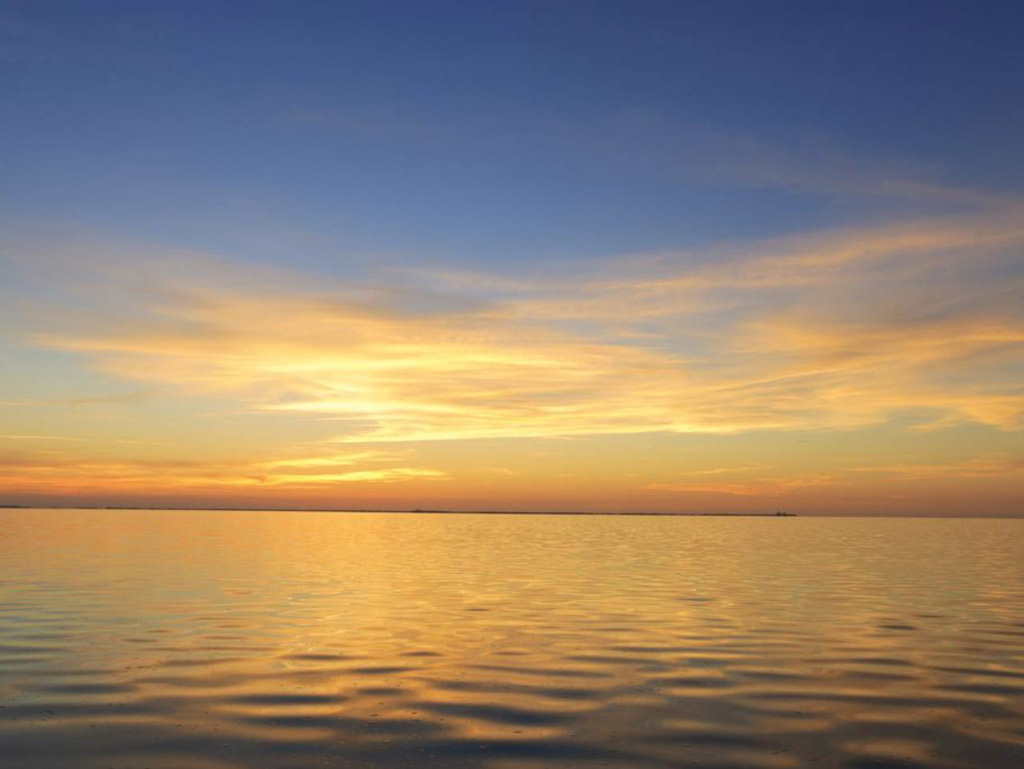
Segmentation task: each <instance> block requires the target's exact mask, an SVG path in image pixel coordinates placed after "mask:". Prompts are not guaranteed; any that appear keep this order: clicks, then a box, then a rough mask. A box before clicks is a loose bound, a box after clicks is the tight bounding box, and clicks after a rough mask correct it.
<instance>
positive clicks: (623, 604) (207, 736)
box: [0, 510, 1024, 769]
mask: <svg viewBox="0 0 1024 769" xmlns="http://www.w3.org/2000/svg"><path fill="white" fill-rule="evenodd" d="M1022 535H1024V521H997V520H922V519H916V520H914V519H890V520H872V519H809V518H796V519H794V518H783V519H775V518H767V519H762V518H737V519H733V518H647V517H643V518H632V517H631V518H620V517H579V516H487V515H428V514H417V515H401V514H355V513H347V514H326V513H237V512H205V513H204V512H177V511H175V512H171V511H165V512H160V511H147V512H127V511H74V510H68V511H34V510H32V511H30V510H9V511H3V512H0V578H2V580H3V582H2V586H0V705H2V708H0V765H2V766H4V767H9V768H10V769H20V768H23V767H33V768H35V767H46V768H47V769H50V768H51V767H52V768H53V769H59V768H60V767H89V768H91V767H126V768H131V769H139V768H140V767H151V768H152V769H167V768H169V767H174V768H176V769H193V768H195V769H206V768H207V767H209V768H211V769H212V768H213V767H218V768H219V767H224V768H227V767H259V768H260V769H262V768H263V767H279V768H281V769H285V768H287V769H292V768H301V767H324V766H332V767H386V768H390V767H493V768H494V769H526V768H527V767H529V768H530V769H539V768H540V767H552V768H555V767H631V768H632V767H637V768H639V769H644V768H645V767H680V766H697V767H722V768H723V769H724V768H725V767H731V768H742V767H766V768H767V767H770V768H777V769H785V768H787V767H798V766H813V767H820V768H822V769H827V768H828V767H852V768H854V769H859V768H865V769H866V768H867V767H876V768H877V769H884V768H887V767H950V768H952V767H1020V766H1024V659H1022V657H1024V654H1022V648H1024V573H1022V572H1024V536H1022Z"/></svg>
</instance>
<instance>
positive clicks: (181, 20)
mask: <svg viewBox="0 0 1024 769" xmlns="http://www.w3.org/2000/svg"><path fill="white" fill-rule="evenodd" d="M1022 25H1024V9H1022V7H1021V5H1020V4H1018V3H1009V2H973V3H968V2H938V1H934V2H912V1H909V0H908V1H902V2H895V1H891V0H890V1H886V2H782V1H781V0H780V1H779V2H768V1H766V0H762V1H760V2H728V1H722V2H711V1H710V0H708V1H706V2H682V1H681V0H677V1H676V2H654V1H635V2H596V1H594V2H592V1H588V2H511V1H509V2H344V3H335V2H330V3H328V2H324V3H320V2H290V3H285V2H273V3H271V2H174V3H170V2H168V3H155V2H154V3H147V2H45V1H43V2H3V3H0V92H2V94H3V101H2V107H0V110H2V115H3V122H2V130H3V143H2V145H0V228H2V230H3V233H2V235H0V269H2V270H3V274H4V276H5V279H4V281H3V282H2V285H0V324H2V328H0V359H2V360H0V363H2V365H3V366H4V367H5V370H6V371H7V372H8V376H7V377H6V378H5V380H4V381H3V382H2V383H0V470H2V469H3V468H5V467H6V468H7V469H8V473H7V474H8V476H10V478H12V479H13V480H10V481H9V482H6V483H4V482H3V478H4V474H3V473H0V491H4V490H7V492H8V493H10V494H16V495H17V494H20V495H22V496H18V497H17V499H19V500H22V499H28V500H30V501H38V500H42V499H44V498H46V495H47V494H49V493H51V492H48V491H46V489H48V488H49V489H51V490H52V488H55V487H54V486H53V484H54V483H55V481H54V479H55V478H58V479H67V478H71V479H72V481H73V483H72V485H70V486H61V487H60V488H61V489H63V490H62V491H60V492H59V493H60V494H62V495H64V496H62V497H61V498H62V499H65V498H66V499H76V500H79V501H81V500H86V499H88V500H100V499H103V500H108V499H111V498H117V499H128V498H130V499H133V500H135V501H152V499H153V498H154V497H151V496H146V494H150V493H152V494H159V495H162V496H159V499H161V500H165V501H166V500H171V501H174V500H178V501H179V502H180V501H181V500H184V499H186V497H187V499H188V500H190V503H194V504H202V503H211V501H217V502H218V503H229V502H231V503H234V502H239V503H240V502H244V501H246V500H248V501H249V502H251V501H252V500H253V499H256V498H259V499H264V498H269V497H273V498H274V499H276V500H277V502H278V503H280V504H284V503H287V502H289V501H290V500H294V499H299V498H301V499H303V500H305V502H306V503H309V504H327V503H328V502H329V503H332V504H333V503H336V502H337V503H339V504H340V502H338V500H339V499H341V500H353V504H360V505H373V504H381V505H383V504H390V505H401V504H405V503H409V504H410V505H411V506H416V507H429V506H445V505H448V506H463V507H466V506H473V505H479V506H487V507H489V508H499V507H501V506H502V505H501V504H496V503H495V499H496V498H500V499H502V500H506V502H507V505H510V506H531V507H541V508H545V507H562V508H568V509H576V508H581V507H588V506H595V505H604V506H605V507H608V508H615V509H622V508H624V507H633V508H637V507H640V508H645V509H666V510H678V509H688V510H697V509H715V510H744V509H748V508H749V505H751V504H753V502H752V500H768V502H767V503H766V504H771V505H772V506H773V507H775V506H786V505H788V506H791V507H794V508H800V509H805V510H808V511H819V512H821V511H835V510H845V511H857V510H864V509H869V510H874V511H889V512H891V511H893V510H898V509H900V506H901V505H904V506H906V509H912V510H913V511H916V512H922V513H923V512H928V511H929V510H931V509H932V508H933V507H936V506H937V509H940V510H941V511H943V512H956V511H962V510H963V506H964V505H966V504H972V503H971V500H977V499H982V500H987V501H986V503H985V504H987V505H989V507H990V509H992V510H995V511H997V512H1000V513H1013V512H1015V511H1016V512H1019V511H1020V509H1021V508H1020V503H1021V500H1020V495H1019V491H1015V489H1019V488H1021V486H1020V482H1021V481H1022V480H1024V478H1022V476H1021V474H1022V473H1024V462H1022V461H1021V459H1020V457H1021V456H1022V451H1024V446H1022V445H1021V435H1022V430H1021V428H1022V426H1024V396H1022V395H1021V392H1024V390H1022V388H1021V378H1022V376H1024V372H1022V371H1021V364H1020V361H1021V356H1020V351H1021V345H1022V344H1024V317H1022V310H1021V309H1020V308H1022V307H1024V277H1022V274H1021V273H1022V261H1021V258H1020V254H1021V252H1022V249H1024V227H1022V225H1021V224H1020V222H1021V221H1022V220H1024V202H1022V200H1024V199H1022V197H1021V195H1022V193H1024V190H1022V189H1021V187H1022V185H1024V174H1022V173H1021V171H1022V165H1024V142H1022V140H1021V137H1022V136H1024V98H1021V94H1022V93H1024V47H1022V46H1021V45H1020V29H1021V28H1022ZM197 445H201V446H202V451H201V452H200V454H201V456H199V457H196V456H195V447H196V446H197ZM698 446H700V447H703V449H702V450H705V449H706V451H707V453H706V454H705V453H701V452H699V451H697V450H696V448H695V447H698ZM638 457H644V458H645V459H644V461H642V462H641V461H638V460H637V458H638ZM667 457H672V458H673V459H672V460H671V461H669V459H666V458H667ZM154 468H159V472H156V470H154ZM524 479H528V481H529V483H528V485H529V487H530V488H532V489H534V490H535V491H534V492H530V493H531V494H534V496H530V494H526V492H524V491H523V489H524V488H526V485H527V484H526V481H524ZM595 479H600V482H597V481H596V480H595ZM937 479H942V483H947V486H942V483H939V482H938V480H937ZM47 484H49V486H48V485H47ZM75 484H77V485H75ZM602 484H604V485H602ZM58 485H59V484H58ZM879 488H881V489H883V490H884V493H882V492H879V491H878V489H879ZM147 489H149V491H147ZM53 493H57V492H53ZM131 494H135V495H136V496H133V497H129V496H126V495H131ZM275 494H276V495H277V496H276V497H274V495H275ZM524 494H526V496H523V495H524ZM111 495H113V497H112V496H111ZM138 495H142V496H138ZM176 495H177V496H176ZM182 495H184V496H182ZM233 495H234V496H233ZM246 495H248V496H246ZM254 495H256V496H254ZM268 495H269V497H268ZM516 495H519V496H516ZM801 506H802V507H801Z"/></svg>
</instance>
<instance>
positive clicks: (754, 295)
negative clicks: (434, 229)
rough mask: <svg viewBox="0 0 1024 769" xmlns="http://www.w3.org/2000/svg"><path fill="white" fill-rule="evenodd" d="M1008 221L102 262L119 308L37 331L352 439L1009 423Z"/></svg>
mask: <svg viewBox="0 0 1024 769" xmlns="http://www.w3.org/2000/svg"><path fill="white" fill-rule="evenodd" d="M1021 213H1022V212H1021V211H1020V210H1016V209H1014V210H1010V209H1007V210H997V211H994V212H992V213H987V214H984V215H977V216H973V217H960V218H946V219H933V220H923V221H917V222H911V223H907V224H903V225H899V226H887V227H881V228H875V229H861V230H843V231H836V232H831V233H823V234H817V235H813V236H805V237H802V238H791V239H787V240H779V241H772V242H767V243H759V244H758V243H754V244H739V245H733V246H731V247H723V248H721V249H719V250H718V251H716V252H714V253H711V254H705V255H701V258H698V259H693V258H691V257H692V255H688V254H687V255H670V254H661V255H653V256H638V257H633V258H627V259H621V260H617V261H611V262H608V263H606V264H604V265H602V266H601V267H600V269H599V270H597V274H596V275H595V277H594V278H593V279H591V280H584V281H580V280H579V279H575V280H573V279H570V278H567V277H566V276H564V275H563V276H559V275H557V274H553V275H551V276H546V277H540V278H534V279H526V278H523V279H516V280H504V279H500V278H498V279H494V280H491V276H488V275H486V274H482V275H479V276H473V275H467V274H465V273H463V274H459V275H455V276H450V275H448V274H446V273H444V272H438V273H434V274H431V273H429V272H425V271H423V270H420V271H409V272H407V273H403V274H402V275H401V276H400V278H401V280H396V281H395V282H394V283H393V284H391V283H389V281H388V280H387V276H384V277H381V278H378V279H377V280H376V281H368V282H364V283H353V282H349V283H334V284H331V283H328V282H325V281H321V282H320V283H316V282H315V281H314V280H312V279H309V278H306V279H295V278H293V277H287V278H281V279H277V278H275V277H274V276H273V274H271V273H269V272H265V273H264V274H260V273H254V272H250V271H248V270H247V269H246V268H245V266H244V265H234V266H233V265H231V264H230V263H227V262H225V261H223V260H210V263H209V265H207V264H206V262H205V261H204V259H203V258H202V257H200V256H194V257H190V258H189V260H188V261H187V262H186V263H185V264H186V265H187V266H188V268H189V269H188V270H187V271H186V274H184V275H176V274H174V270H171V269H166V268H165V269H164V272H163V274H162V275H161V276H160V280H159V281H152V280H151V281H150V283H149V284H145V283H139V282H138V281H137V280H135V279H134V278H133V277H132V275H134V274H137V273H140V272H144V270H141V269H140V268H139V266H138V265H137V264H135V265H133V266H132V268H131V272H128V271H127V270H125V276H124V277H119V271H118V269H116V268H112V267H111V266H110V265H109V264H108V265H107V267H106V269H105V277H106V280H107V281H108V284H107V286H106V294H105V296H106V297H108V298H109V297H114V298H115V299H116V297H117V286H118V285H120V286H121V290H122V292H123V293H124V294H125V299H124V301H123V302H120V303H119V302H118V301H112V302H107V303H106V306H104V307H102V308H94V310H93V312H92V313H91V316H90V317H84V316H82V315H79V314H71V315H67V316H62V315H61V314H59V313H53V318H52V321H51V324H50V328H49V329H48V330H46V331H41V332H38V333H36V334H35V335H34V337H33V338H34V340H35V342H36V343H37V344H40V345H44V346H47V347H51V348H58V349H63V350H68V351H73V352H76V353H79V354H82V355H85V356H87V357H88V358H89V359H91V360H92V361H93V362H94V363H95V365H96V366H98V367H99V368H101V369H102V370H103V371H106V372H108V373H111V374H113V375H115V376H117V377H119V378H123V379H128V380H136V381H144V382H147V383H151V384H158V385H160V387H161V389H162V390H163V391H167V389H168V388H170V390H172V391H178V392H193V393H203V394H209V393H216V394H219V395H225V396H230V397H234V398H238V399H239V400H241V401H242V402H243V403H244V404H245V406H246V408H248V409H250V410H252V411H257V412H258V411H265V412H276V413H293V414H306V415H319V416H322V417H325V418H329V419H332V420H334V421H335V424H337V426H338V432H339V438H338V439H339V440H340V441H348V442H371V443H372V442H378V443H384V442H396V441H398V442H408V441H422V440H448V439H471V438H499V437H558V436H573V435H594V434H613V433H639V432H657V431H665V432H675V433H688V432H700V433H736V432H743V431H749V430H809V429H851V428H857V427H863V426H866V425H871V424H877V423H880V422H884V421H885V420H888V419H891V418H894V417H909V418H912V419H913V420H915V421H916V423H917V424H918V425H919V426H932V427H934V426H940V425H942V426H944V425H949V424H955V423H959V422H977V423H982V424H987V425H991V426H994V427H999V428H1004V429H1016V428H1019V427H1020V426H1021V425H1022V416H1024V394H1022V392H1021V389H1020V387H1019V382H1020V376H1021V373H1022V372H1021V364H1020V361H1021V357H1020V352H1021V349H1022V346H1024V318H1022V308H1024V301H1021V299H1022V298H1024V297H1022V294H1024V280H1022V276H1021V270H1020V263H1019V256H1018V255H1019V250H1020V248H1021V247H1022V246H1024V225H1021V224H1020V222H1021V221H1024V218H1022V216H1021ZM695 262H696V266H695V264H694V263H695ZM117 281H121V282H120V284H118V282H117ZM396 286H401V287H400V288H396ZM119 306H123V308H124V309H123V311H122V312H119V309H118V308H119Z"/></svg>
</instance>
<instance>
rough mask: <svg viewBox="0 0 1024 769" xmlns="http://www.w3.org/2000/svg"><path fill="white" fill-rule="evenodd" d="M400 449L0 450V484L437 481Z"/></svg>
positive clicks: (151, 487)
mask: <svg viewBox="0 0 1024 769" xmlns="http://www.w3.org/2000/svg"><path fill="white" fill-rule="evenodd" d="M402 459H403V455H401V454H397V453H393V452H381V451H361V452H347V453H345V452H337V451H332V452H331V453H313V454H308V455H304V456H297V457H292V458H287V459H238V460H168V459H155V460H141V459H125V458H97V457H81V456H77V455H74V454H60V455H54V454H52V453H42V452H31V453H22V454H12V455H7V456H0V470H2V472H0V490H4V491H17V492H26V491H31V492H45V493H61V492H65V491H73V492H74V493H82V492H87V491H117V490H125V491H135V490H138V489H146V490H147V491H153V492H159V491H194V490H205V489H211V488H233V489H241V490H245V489H249V490H259V491H270V490H275V489H284V490H288V491H303V490H320V489H324V488H327V487H331V486H336V485H344V484H366V483H375V484H377V483H396V482H402V481H409V480H421V481H436V480H443V479H445V478H447V475H446V474H445V473H444V472H442V471H440V470H436V469H433V468H426V467H409V466H405V465H401V464H398V463H399V462H401V461H402Z"/></svg>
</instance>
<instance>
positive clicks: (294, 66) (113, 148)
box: [0, 2, 1024, 267]
mask: <svg viewBox="0 0 1024 769" xmlns="http://www.w3.org/2000/svg"><path fill="white" fill-rule="evenodd" d="M1022 17H1024V13H1022V12H1021V11H1020V10H1019V8H1016V9H1015V8H1014V4H1011V3H1006V4H1001V3H979V4H974V3H972V4H968V3H961V2H954V3H942V2H897V3H891V2H874V3H871V2H868V3H792V2H778V3H774V2H768V3H766V2H750V3H742V2H722V3H711V2H706V3H705V2H696V3H680V2H668V3H660V2H640V3H634V2H629V3H607V2H545V3H529V2H507V3H496V2H484V3H480V2H465V3H452V2H437V3H433V2H431V3H425V2H413V3H399V2H388V3H380V2H373V3H359V2H354V3H295V4H293V3H260V2H256V3H250V2H246V3H223V2H221V3H218V2H197V3H173V4H164V3H105V2H96V3H93V2H90V3H47V2H33V3H13V4H11V3H8V4H6V10H5V11H4V13H3V15H2V16H0V19H3V23H2V27H0V29H3V31H4V33H5V37H6V38H7V41H8V42H7V45H6V46H5V49H6V54H5V56H4V59H5V65H4V66H5V70H6V73H7V74H6V75H5V76H4V77H3V79H4V83H5V84H4V92H5V93H6V94H7V96H6V97H5V100H6V105H7V106H6V108H5V113H6V115H7V117H6V119H5V133H6V137H7V138H6V142H5V144H6V146H7V150H6V152H5V153H4V155H5V159H4V165H5V167H6V168H7V172H6V173H5V176H6V178H7V180H8V182H7V184H6V185H4V187H5V192H4V198H3V199H4V201H5V208H6V210H7V211H8V212H13V213H15V214H16V215H17V216H20V217H28V218H37V219H39V220H42V221H51V220H52V218H53V212H54V211H57V210H59V211H60V212H61V217H62V219H63V220H64V221H65V222H66V223H69V224H70V223H74V224H77V225H81V226H85V227H96V228H103V229H108V228H109V229H116V230H118V231H119V232H122V233H124V234H127V235H138V236H141V237H145V238H156V239H159V240H162V241H173V242H175V243H178V244H179V245H186V246H189V247H192V248H198V249H210V250H215V251H230V252H233V253H239V255H243V256H246V257H247V258H253V257H256V258H261V259H266V260H270V261H274V260H281V259H287V260H290V261H294V260H300V261H301V260H315V261H316V262H317V266H320V267H322V266H324V265H325V264H327V263H329V262H331V261H332V260H334V259H337V255H338V254H349V255H356V254H359V255H366V254H370V253H373V254H376V255H377V256H378V257H381V256H389V257H391V258H398V259H400V260H401V259H406V258H417V259H420V258H426V259H437V260H445V261H449V260H450V261H458V262H467V263H479V262H481V261H482V262H492V263H495V264H498V265H503V266H509V265H511V264H517V263H522V262H530V261H531V260H537V259H550V258H560V259H561V258H570V259H571V258H579V257H586V256H592V255H595V254H596V255H602V254H604V255H609V254H621V253H628V252H635V251H641V252H642V251H655V250H659V249H665V248H677V247H679V246H690V245H696V244H702V243H706V242H709V241H716V240H724V239H738V238H740V239H741V238H748V237H763V236H770V235H776V234H779V233H787V232H795V231H802V230H805V229H807V228H809V227H816V226H829V225H835V224H839V223H844V222H849V221H862V220H864V219H867V218H879V217H885V216H886V215H891V214H892V213H893V209H894V207H895V208H896V209H897V210H899V211H906V210H917V209H920V208H927V207H935V206H937V205H940V203H939V202H938V201H935V200H931V199H920V198H919V197H917V196H912V195H911V196H906V195H888V194H878V190H877V189H875V187H876V185H877V184H878V183H879V182H881V181H884V180H887V179H896V180H900V181H913V182H918V183H925V184H935V185H940V186H950V187H958V188H959V187H971V188H977V187H984V188H985V189H987V190H990V191H1017V187H1018V186H1019V185H1020V175H1019V173H1017V171H1018V170H1019V162H1020V160H1021V149H1020V142H1019V139H1018V137H1019V136H1020V135H1021V134H1022V133H1024V106H1022V102H1024V100H1022V99H1020V98H1019V94H1020V93H1021V92H1022V86H1024V82H1022V79H1024V62H1022V60H1021V59H1022V54H1021V49H1020V46H1019V39H1018V37H1017V30H1018V29H1019V26H1018V23H1017V22H1020V21H1024V18H1022ZM837 176H844V177H846V176H850V177H855V179H854V181H856V182H857V184H856V185H850V187H849V188H847V189H844V188H842V184H840V183H839V181H840V180H837V179H836V178H835V177H837ZM858 185H859V186H858ZM310 246H312V247H310ZM300 252H301V255H300Z"/></svg>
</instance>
